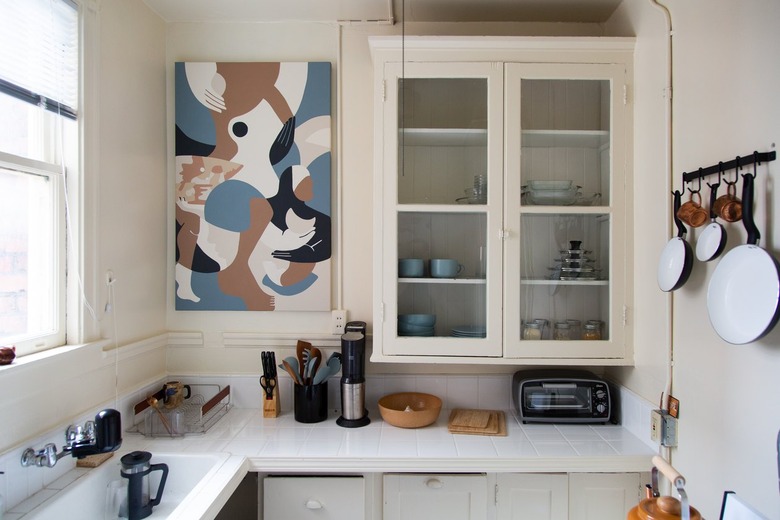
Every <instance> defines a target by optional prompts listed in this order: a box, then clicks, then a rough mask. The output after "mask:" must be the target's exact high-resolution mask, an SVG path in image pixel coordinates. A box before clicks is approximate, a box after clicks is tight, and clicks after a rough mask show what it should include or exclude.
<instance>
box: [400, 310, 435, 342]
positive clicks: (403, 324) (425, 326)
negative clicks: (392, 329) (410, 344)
mask: <svg viewBox="0 0 780 520" xmlns="http://www.w3.org/2000/svg"><path fill="white" fill-rule="evenodd" d="M435 324H436V315H435V314H399V315H398V335H399V336H420V337H423V336H433V335H434V332H433V329H434V325H435Z"/></svg>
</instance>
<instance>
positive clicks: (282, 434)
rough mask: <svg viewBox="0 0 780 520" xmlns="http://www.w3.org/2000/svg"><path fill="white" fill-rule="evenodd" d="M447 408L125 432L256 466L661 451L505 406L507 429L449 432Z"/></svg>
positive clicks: (235, 414) (487, 467) (598, 461)
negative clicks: (394, 417)
mask: <svg viewBox="0 0 780 520" xmlns="http://www.w3.org/2000/svg"><path fill="white" fill-rule="evenodd" d="M449 412H450V411H449V410H442V412H441V414H440V415H439V418H438V420H437V421H436V423H435V424H433V425H431V426H427V427H424V428H419V429H404V428H397V427H395V426H391V425H390V424H387V423H385V422H384V421H382V418H381V416H380V415H379V412H378V411H376V410H374V411H371V410H370V411H369V417H370V418H371V423H370V424H369V425H368V426H365V427H362V428H342V427H340V426H338V425H336V418H337V417H338V414H337V413H333V412H332V413H331V415H330V416H329V417H328V419H327V420H326V421H323V422H319V423H314V424H304V423H299V422H296V421H295V419H294V417H293V414H292V412H286V413H282V414H281V415H280V416H279V417H277V418H274V419H265V418H263V413H262V410H255V409H237V408H233V409H232V410H230V412H228V414H227V415H226V416H225V417H223V418H222V419H221V420H220V421H219V422H218V423H217V424H216V425H215V426H214V427H212V428H211V430H209V431H208V432H206V433H204V434H202V435H188V436H186V437H184V438H178V439H167V438H154V439H149V438H144V437H141V436H140V435H134V434H126V435H125V442H129V443H132V444H133V445H136V446H138V448H137V449H144V450H146V451H150V452H152V453H154V451H155V450H158V451H161V452H162V451H164V452H174V451H200V452H204V451H206V452H209V451H227V452H229V453H231V454H234V455H237V454H240V455H243V456H245V457H247V458H248V459H249V463H250V464H249V468H250V471H270V470H273V471H324V470H327V471H331V472H385V471H410V472H418V471H436V472H443V471H450V472H473V471H481V472H507V471H512V472H538V471H544V472H550V471H559V472H580V471H594V472H613V471H614V472H624V471H626V472H627V471H648V470H649V468H650V467H651V463H650V458H651V457H652V456H653V455H654V454H655V453H654V452H653V450H652V449H651V448H650V447H648V446H647V445H646V444H644V443H643V442H641V441H640V440H639V439H637V438H636V437H635V436H634V435H632V434H631V433H629V432H628V431H627V430H626V429H624V428H623V427H622V426H616V425H593V426H589V425H547V424H521V423H520V422H519V421H518V419H517V416H516V415H515V414H514V412H512V411H507V412H506V417H507V436H505V437H499V436H481V435H458V434H451V433H449V431H448V430H447V419H448V417H449Z"/></svg>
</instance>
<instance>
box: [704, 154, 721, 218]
mask: <svg viewBox="0 0 780 520" xmlns="http://www.w3.org/2000/svg"><path fill="white" fill-rule="evenodd" d="M721 164H723V163H721ZM707 185H708V186H709V187H710V219H712V220H715V217H717V215H715V210H714V209H713V208H714V207H715V201H716V200H718V188H720V181H718V182H716V183H713V184H709V183H707Z"/></svg>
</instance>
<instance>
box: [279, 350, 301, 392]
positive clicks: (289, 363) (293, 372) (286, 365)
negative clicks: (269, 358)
mask: <svg viewBox="0 0 780 520" xmlns="http://www.w3.org/2000/svg"><path fill="white" fill-rule="evenodd" d="M279 368H283V369H284V370H285V371H286V372H287V373H288V374H290V378H291V379H292V380H293V383H295V384H297V385H302V384H303V379H301V375H300V373H299V372H300V371H299V370H298V360H297V359H295V358H294V357H292V356H288V357H286V358H284V359H283V360H282V364H281V365H280V367H279Z"/></svg>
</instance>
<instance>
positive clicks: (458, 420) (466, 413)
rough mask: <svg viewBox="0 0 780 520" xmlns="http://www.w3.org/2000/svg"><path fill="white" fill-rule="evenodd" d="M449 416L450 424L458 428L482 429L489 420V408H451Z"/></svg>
mask: <svg viewBox="0 0 780 520" xmlns="http://www.w3.org/2000/svg"><path fill="white" fill-rule="evenodd" d="M453 412H457V413H454V414H453V415H452V416H451V418H450V424H451V425H452V426H455V427H458V428H462V427H465V428H480V429H484V428H485V427H486V426H487V425H488V422H490V417H491V412H490V410H457V409H456V410H453Z"/></svg>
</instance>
